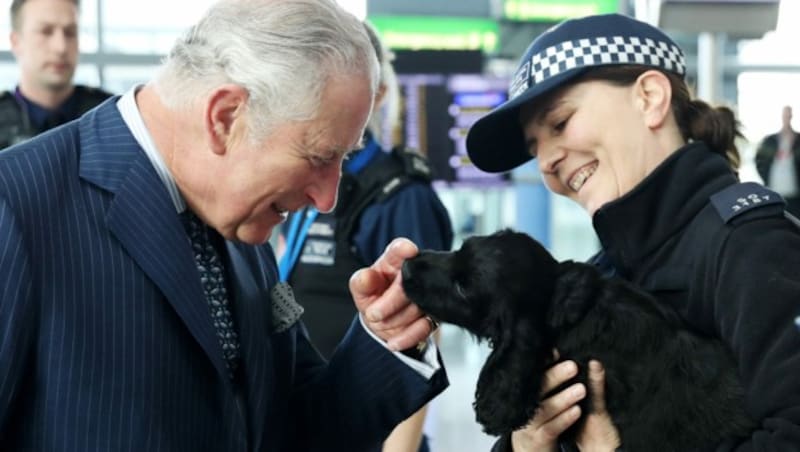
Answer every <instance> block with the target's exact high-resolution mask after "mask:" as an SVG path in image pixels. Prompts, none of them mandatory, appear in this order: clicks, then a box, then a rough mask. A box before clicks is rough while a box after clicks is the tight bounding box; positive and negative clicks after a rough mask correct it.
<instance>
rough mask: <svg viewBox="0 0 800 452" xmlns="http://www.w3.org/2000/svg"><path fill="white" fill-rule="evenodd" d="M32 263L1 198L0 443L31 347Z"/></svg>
mask: <svg viewBox="0 0 800 452" xmlns="http://www.w3.org/2000/svg"><path fill="white" fill-rule="evenodd" d="M30 269H31V261H30V256H29V255H28V252H27V249H26V246H25V242H24V240H23V236H22V233H21V228H20V225H19V224H18V222H17V220H16V218H15V215H14V212H13V211H12V210H11V208H10V207H9V205H8V203H7V202H6V201H5V200H4V199H2V198H0V443H2V442H3V438H4V437H5V436H6V432H7V431H8V429H9V428H13V423H14V422H20V421H21V420H20V419H18V416H15V414H14V413H13V412H12V411H11V410H12V407H13V406H14V403H15V401H16V399H17V397H18V394H19V392H20V387H21V386H22V385H23V383H24V380H23V379H24V377H25V374H26V372H25V368H26V366H27V365H28V361H29V357H30V351H31V349H32V346H33V344H34V341H33V339H34V338H33V334H34V333H35V331H36V328H34V327H32V326H31V323H32V319H31V317H32V315H33V312H34V309H33V308H34V306H33V301H32V298H33V295H32V291H33V284H32V282H31V277H30Z"/></svg>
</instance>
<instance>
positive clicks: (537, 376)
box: [474, 321, 552, 435]
mask: <svg viewBox="0 0 800 452" xmlns="http://www.w3.org/2000/svg"><path fill="white" fill-rule="evenodd" d="M518 323H523V321H520V322H518ZM515 326H516V327H515V328H513V330H511V328H512V326H511V325H509V330H511V331H510V333H511V334H509V335H507V337H508V340H506V341H505V342H504V343H497V344H494V345H495V346H494V349H493V350H492V353H491V354H490V355H489V358H488V359H487V360H486V363H485V364H484V365H483V369H481V374H480V377H479V378H478V385H477V389H476V391H475V402H474V408H475V415H476V419H477V421H478V423H480V424H481V425H482V426H483V431H484V432H486V433H487V434H489V435H503V434H507V433H511V432H513V431H514V430H517V429H518V428H520V427H522V426H524V425H525V424H527V423H528V421H530V419H531V418H532V417H533V413H534V411H536V408H537V407H538V406H539V396H540V391H541V389H542V381H543V376H544V372H545V370H546V369H547V367H548V366H549V364H550V362H551V361H552V359H551V357H550V354H551V353H552V344H547V343H545V340H544V337H543V336H541V335H540V334H539V333H540V332H541V331H542V330H543V329H542V328H540V327H535V326H534V325H515Z"/></svg>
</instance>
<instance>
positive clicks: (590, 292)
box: [547, 261, 602, 330]
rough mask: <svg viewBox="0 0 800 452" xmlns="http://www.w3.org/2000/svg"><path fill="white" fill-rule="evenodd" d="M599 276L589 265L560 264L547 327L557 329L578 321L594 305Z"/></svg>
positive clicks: (598, 288)
mask: <svg viewBox="0 0 800 452" xmlns="http://www.w3.org/2000/svg"><path fill="white" fill-rule="evenodd" d="M601 284H602V276H601V275H600V273H599V272H598V271H597V269H596V268H594V267H593V266H591V265H588V264H582V263H577V262H571V261H566V262H563V263H561V264H559V268H558V278H557V280H556V284H555V289H554V291H553V299H552V304H551V307H550V312H549V313H548V315H547V324H548V327H549V328H551V329H552V330H559V329H563V328H566V327H569V326H571V325H574V324H575V323H576V322H578V321H580V320H581V319H582V318H583V317H584V316H585V315H586V313H587V312H588V311H589V309H591V308H592V306H594V303H595V300H596V297H597V294H598V291H599V290H600V289H601Z"/></svg>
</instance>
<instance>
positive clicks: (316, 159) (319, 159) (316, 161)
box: [308, 155, 336, 168]
mask: <svg viewBox="0 0 800 452" xmlns="http://www.w3.org/2000/svg"><path fill="white" fill-rule="evenodd" d="M308 161H309V162H311V166H313V167H315V168H321V167H323V166H327V165H330V164H331V163H333V162H335V161H336V158H335V157H323V156H321V155H311V156H309V157H308Z"/></svg>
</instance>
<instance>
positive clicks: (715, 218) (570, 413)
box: [467, 14, 800, 452]
mask: <svg viewBox="0 0 800 452" xmlns="http://www.w3.org/2000/svg"><path fill="white" fill-rule="evenodd" d="M685 67H686V66H685V59H684V55H683V51H682V50H681V49H680V48H679V47H678V46H677V45H676V44H675V42H674V41H673V40H672V39H671V38H670V37H669V36H667V35H666V34H664V33H663V32H662V31H661V30H658V29H657V28H655V27H652V26H650V25H648V24H646V23H643V22H639V21H636V20H634V19H631V18H628V17H625V16H622V15H616V14H611V15H600V16H588V17H585V18H581V19H575V20H569V21H566V22H563V23H561V24H559V25H558V26H556V27H554V28H552V29H551V30H549V31H548V32H546V33H544V34H542V35H541V36H539V37H538V38H537V39H535V40H534V41H533V42H532V43H531V45H530V47H529V48H528V50H527V51H526V53H525V55H524V56H523V58H522V59H521V61H520V63H519V66H518V69H517V72H516V76H515V77H514V78H513V82H512V84H511V87H510V90H509V101H508V102H506V103H505V104H503V105H501V106H500V107H498V108H497V109H495V110H494V111H492V112H491V113H490V114H488V115H487V116H485V117H483V118H481V119H480V120H478V121H477V122H476V123H475V125H474V126H473V127H472V129H471V130H470V131H469V134H468V137H467V149H468V152H469V155H470V158H471V159H472V160H473V162H474V163H475V164H476V165H477V166H478V167H480V168H482V169H484V170H486V171H491V172H500V171H507V170H509V169H512V168H514V167H516V166H519V165H521V164H523V163H525V162H527V161H528V160H531V159H533V158H536V159H537V160H538V163H539V168H540V169H541V172H542V174H543V175H544V178H545V182H546V184H547V186H548V188H550V190H552V191H553V192H555V193H557V194H559V195H563V196H566V197H568V198H570V199H573V200H574V201H577V202H578V204H580V205H581V206H582V207H583V208H584V210H586V212H587V213H588V214H589V215H590V216H591V217H592V222H593V226H594V228H595V231H596V232H597V235H598V237H599V238H600V242H601V245H602V251H601V252H600V253H599V254H598V255H597V256H595V257H594V258H593V259H592V261H593V263H595V264H596V265H598V266H599V267H600V268H601V269H602V270H603V271H604V272H605V273H606V274H608V275H617V276H620V277H622V278H625V279H627V280H629V281H631V282H633V283H635V284H636V285H638V286H639V287H641V288H642V289H645V290H646V291H648V292H650V293H652V294H653V295H655V296H656V298H657V299H658V300H659V301H660V302H661V303H664V304H665V305H669V306H672V307H674V308H676V309H677V310H678V312H679V314H680V315H681V317H682V318H683V320H684V321H685V322H686V323H687V324H689V325H690V327H691V328H692V329H694V330H696V331H698V332H700V333H701V334H703V335H706V336H711V337H718V338H720V339H721V340H722V341H723V342H724V343H725V344H726V345H727V346H728V347H729V348H730V349H731V350H732V351H733V353H734V356H735V357H736V359H737V361H738V363H739V372H740V374H741V377H742V381H743V382H744V385H745V391H746V400H745V402H744V404H745V408H746V409H747V411H748V414H749V415H750V416H751V417H752V418H753V419H756V420H758V422H759V424H760V425H763V426H767V425H775V426H778V425H780V427H775V428H776V429H777V430H780V434H779V435H775V434H774V432H760V431H758V430H754V431H752V432H750V433H749V434H748V435H747V437H745V438H728V439H726V440H725V441H724V447H723V448H724V449H726V450H728V449H729V448H735V446H736V445H741V444H747V446H745V447H751V448H755V449H759V448H760V449H768V450H784V449H786V450H788V449H791V448H793V447H794V446H795V445H796V444H799V443H800V414H798V413H800V410H798V405H797V403H792V402H789V401H791V400H795V401H796V395H797V394H798V393H800V381H793V382H792V383H790V384H787V383H786V381H785V373H784V372H785V371H786V369H787V368H791V372H792V373H797V372H800V334H798V332H797V329H796V328H795V325H794V320H793V319H794V318H795V316H796V315H797V312H800V298H798V296H797V287H799V284H800V278H799V277H798V273H797V271H796V269H797V268H798V265H800V230H798V228H797V226H796V225H795V223H794V222H793V221H791V220H790V219H789V218H787V217H786V216H785V212H784V203H783V200H782V199H781V198H780V196H779V195H778V194H776V193H773V192H771V191H769V190H768V189H766V188H764V187H763V186H760V185H757V184H742V183H739V181H738V175H737V167H738V163H739V154H738V150H737V148H736V145H735V142H734V141H735V139H736V138H737V137H738V136H739V131H738V123H737V121H736V118H735V117H734V115H733V113H732V112H731V110H729V109H727V108H724V107H717V108H713V107H711V106H709V105H708V104H706V103H705V102H703V101H700V100H697V99H692V98H691V96H690V93H689V89H688V86H687V84H686V82H685V81H684V76H685ZM756 300H769V305H768V307H764V306H762V305H761V304H760V302H758V303H757V302H756ZM767 349H768V350H769V351H770V353H769V354H767V353H765V350H767ZM601 364H602V363H601ZM756 369H758V370H756ZM781 369H783V370H781ZM577 372H581V373H582V374H584V375H585V373H586V372H588V375H589V382H590V384H591V386H592V387H591V391H589V393H591V394H593V396H592V406H594V407H595V409H594V411H592V412H588V413H581V412H580V409H579V407H578V406H577V405H576V403H577V402H578V401H579V400H580V399H582V398H583V397H585V395H586V394H587V391H586V388H585V387H583V386H582V385H581V384H579V383H574V380H572V378H573V377H574V376H575V375H576V373H577ZM546 381H547V382H548V384H545V387H544V388H543V389H542V390H543V392H544V393H547V396H546V397H547V398H546V399H545V401H544V402H543V403H542V407H541V409H540V410H537V412H536V415H535V416H534V417H533V419H531V422H530V424H529V426H528V427H527V428H525V429H523V430H520V431H517V432H515V433H514V434H513V435H511V437H507V438H504V439H503V441H501V442H500V443H498V445H497V449H498V450H503V449H508V448H513V450H514V451H517V452H519V451H527V450H555V449H554V448H555V447H556V446H557V437H558V435H559V434H560V433H561V432H563V431H565V430H566V429H567V428H568V427H569V426H570V425H572V424H573V423H575V422H576V421H577V419H579V417H581V415H582V414H583V415H584V416H585V425H584V427H583V431H582V433H581V435H579V437H578V441H579V443H580V444H579V447H580V448H581V450H585V448H587V447H595V448H597V447H600V448H601V450H613V449H614V448H616V447H620V446H621V447H622V448H625V446H626V445H625V444H619V442H618V438H619V435H618V432H617V427H616V426H615V425H613V424H612V423H611V421H610V419H609V417H608V414H607V413H606V412H605V411H604V409H603V407H604V406H605V404H606V400H605V397H604V396H603V387H604V383H603V370H602V367H601V366H595V367H592V366H590V369H578V368H577V366H575V365H574V363H572V362H568V363H561V364H557V365H555V366H553V368H551V369H550V370H549V371H548V377H547V378H546ZM568 383H574V384H568ZM561 385H566V386H567V388H566V389H564V390H563V391H559V392H556V393H555V394H549V393H548V391H550V390H552V389H554V388H557V387H559V386H561ZM762 388H773V389H774V391H772V392H770V393H769V394H764V393H762ZM626 396H627V394H609V397H610V398H611V399H610V400H608V403H609V404H611V403H624V400H623V399H624V398H625V397H626ZM764 428H766V427H764ZM771 428H772V427H770V429H771ZM657 446H658V445H656V444H654V445H653V450H658V447H657ZM719 446H723V445H722V444H720V445H715V444H709V447H710V448H714V447H719Z"/></svg>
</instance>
